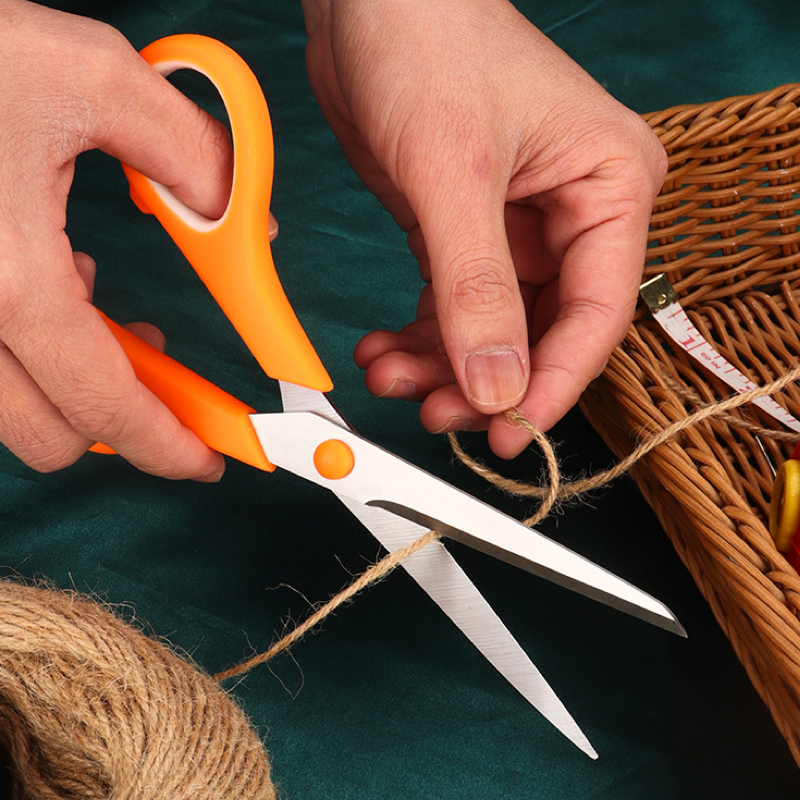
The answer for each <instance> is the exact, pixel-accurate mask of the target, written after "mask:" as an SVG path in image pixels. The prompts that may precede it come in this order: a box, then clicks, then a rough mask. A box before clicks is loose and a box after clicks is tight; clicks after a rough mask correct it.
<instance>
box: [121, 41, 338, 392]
mask: <svg viewBox="0 0 800 800" xmlns="http://www.w3.org/2000/svg"><path fill="white" fill-rule="evenodd" d="M141 55H142V56H143V57H144V58H145V60H146V61H148V62H149V63H150V64H151V65H152V66H153V67H154V68H155V69H156V70H158V71H159V72H160V73H161V74H162V75H169V74H170V73H171V72H174V71H175V70H177V69H184V68H185V69H192V70H195V71H197V72H200V73H201V74H203V75H205V76H206V77H207V78H208V79H209V80H210V81H211V82H212V83H213V84H214V85H215V87H216V88H217V90H218V91H219V93H220V95H221V97H222V100H223V102H224V103H225V107H226V110H227V112H228V118H229V120H230V124H231V131H232V134H233V149H234V174H233V188H232V191H231V198H230V201H229V203H228V207H227V209H226V211H225V213H224V215H223V216H222V217H221V219H219V220H209V219H206V218H205V217H203V216H201V215H200V214H197V213H196V212H194V211H193V210H191V209H190V208H188V207H187V206H185V205H184V204H183V203H181V202H180V201H179V200H178V199H177V198H176V197H175V196H174V195H173V194H172V192H171V191H170V190H169V189H168V188H167V187H165V186H161V185H159V184H157V183H155V182H153V181H150V180H149V179H148V178H146V177H145V176H144V175H142V174H140V173H139V172H137V171H135V170H133V169H131V168H130V167H127V166H125V167H124V168H125V173H126V175H127V178H128V182H129V183H130V187H131V197H132V198H133V199H134V201H135V202H136V204H137V206H138V207H139V208H140V209H141V210H142V211H145V212H147V213H152V214H154V215H155V216H156V218H157V219H158V220H159V222H160V223H161V224H162V225H163V227H164V228H165V229H166V231H167V232H168V233H169V235H170V236H171V237H172V239H173V240H174V241H175V243H176V244H177V245H178V247H179V248H180V249H181V251H182V252H183V254H184V255H185V256H186V258H187V259H188V261H189V263H190V264H191V265H192V266H193V267H194V269H195V271H196V272H197V274H198V275H199V276H200V278H201V279H202V281H203V282H204V283H205V285H206V286H207V287H208V289H209V291H210V292H211V294H212V295H213V296H214V298H215V299H216V301H217V303H219V305H220V307H221V308H222V310H223V311H224V312H225V315H226V316H227V317H228V319H230V321H231V322H232V323H233V325H234V327H235V328H236V330H237V331H238V333H239V335H240V336H241V337H242V339H243V340H244V342H245V344H246V345H247V346H248V348H249V349H250V351H251V352H252V353H253V355H254V356H255V357H256V359H257V361H258V363H259V364H260V365H261V368H262V369H263V370H264V371H265V372H266V373H267V375H269V376H270V377H272V378H276V379H279V380H285V381H290V382H292V383H297V384H300V385H302V386H307V387H308V388H311V389H316V390H318V391H323V392H327V391H330V389H331V388H332V383H331V379H330V377H329V376H328V373H327V371H326V370H325V367H324V366H323V365H322V362H321V361H320V359H319V356H318V355H317V353H316V351H315V350H314V348H313V346H312V345H311V342H310V341H309V340H308V337H307V336H306V333H305V331H304V330H303V328H302V326H301V325H300V323H299V321H298V320H297V317H296V316H295V313H294V311H293V309H292V307H291V305H290V303H289V301H288V299H287V298H286V295H285V293H284V291H283V287H282V286H281V283H280V279H279V278H278V275H277V272H276V271H275V265H274V263H273V260H272V251H271V248H270V242H269V205H270V197H271V193H272V176H273V144H272V125H271V122H270V117H269V110H268V108H267V103H266V100H265V99H264V94H263V92H262V91H261V87H260V86H259V83H258V80H257V79H256V77H255V75H253V73H252V71H251V70H250V68H249V67H248V66H247V64H246V63H245V62H244V61H243V60H242V58H241V57H240V56H239V55H237V54H236V53H235V52H234V51H233V50H231V49H230V48H229V47H227V46H226V45H224V44H222V42H219V41H217V40H216V39H210V38H208V37H205V36H197V35H194V34H182V35H178V36H169V37H167V38H164V39H159V40H158V41H156V42H153V43H152V44H151V45H148V46H147V47H146V48H145V49H144V50H142V52H141Z"/></svg>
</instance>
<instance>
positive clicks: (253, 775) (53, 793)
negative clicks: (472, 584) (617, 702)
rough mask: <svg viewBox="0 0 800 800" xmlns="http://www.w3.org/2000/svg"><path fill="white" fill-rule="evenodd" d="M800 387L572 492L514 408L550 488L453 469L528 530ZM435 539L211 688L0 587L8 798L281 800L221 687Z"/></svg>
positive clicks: (67, 607)
mask: <svg viewBox="0 0 800 800" xmlns="http://www.w3.org/2000/svg"><path fill="white" fill-rule="evenodd" d="M798 378H800V367H797V368H795V369H793V370H792V371H791V372H788V373H787V374H786V375H784V376H782V377H781V378H779V379H778V380H776V381H773V382H772V383H770V384H768V385H766V386H763V387H760V388H758V389H754V390H752V391H750V392H746V393H743V394H737V395H734V396H732V397H729V398H727V399H725V400H722V401H721V402H718V403H713V404H710V405H706V406H701V407H699V408H697V409H696V410H695V411H694V412H693V413H691V414H688V415H687V417H686V418H684V419H681V420H678V421H677V422H675V423H673V424H672V425H670V426H669V427H667V428H665V429H664V430H662V431H659V432H657V433H655V434H653V435H651V436H649V437H647V438H644V439H643V440H642V441H641V442H640V444H639V446H638V447H637V448H636V449H635V451H634V452H633V453H632V454H631V455H630V456H629V457H627V458H626V459H624V460H623V461H621V462H619V463H618V464H616V465H615V466H613V467H612V468H611V469H609V470H606V471H605V472H601V473H599V474H596V475H593V476H591V477H589V478H585V479H580V480H577V481H571V482H565V481H563V480H562V479H561V474H560V469H559V465H558V461H557V459H556V456H555V453H554V450H553V447H552V445H551V444H550V442H549V440H548V439H547V437H546V436H544V435H543V434H542V433H541V432H540V431H538V430H536V429H535V428H533V426H531V425H530V423H528V422H527V421H526V420H525V419H524V418H523V417H522V416H521V415H520V414H519V412H517V411H511V412H509V414H508V418H509V421H510V422H511V424H514V425H521V426H523V427H525V428H526V429H527V430H528V431H529V432H530V433H531V435H532V436H533V437H534V439H535V441H536V442H537V444H538V446H539V447H540V448H541V449H542V452H543V454H544V456H545V459H546V461H547V472H548V476H549V477H548V480H547V483H546V485H544V486H539V485H531V484H528V483H524V482H520V481H514V480H510V479H508V478H505V477H503V476H502V475H500V474H498V473H496V472H494V471H493V470H491V469H489V468H488V467H486V466H485V465H484V464H481V463H480V462H479V461H477V460H475V459H473V458H472V457H470V456H469V455H467V453H465V452H464V450H463V449H462V448H461V446H460V445H459V443H458V442H457V440H456V439H455V437H451V442H452V444H453V447H454V453H455V454H456V456H457V458H459V459H460V460H461V461H462V462H464V463H465V464H466V465H467V466H468V467H470V468H471V469H473V470H475V471H476V472H477V473H478V474H480V475H481V476H483V477H484V478H485V479H486V480H488V481H490V482H491V483H492V484H494V485H495V486H497V487H498V488H500V489H502V490H503V491H506V492H510V493H512V494H514V495H518V496H521V497H527V498H535V499H537V500H538V501H539V502H540V507H539V509H538V511H537V512H536V513H535V514H534V515H533V516H531V517H530V518H529V519H528V520H526V523H527V524H529V525H534V524H536V523H537V522H538V521H540V520H541V519H542V518H544V517H545V516H546V515H547V514H549V513H550V511H551V510H552V509H553V507H554V505H556V504H557V503H561V502H564V501H566V500H569V499H572V498H574V497H577V496H578V495H580V494H583V493H585V492H589V491H592V490H594V489H597V488H599V487H601V486H605V485H606V484H608V483H609V482H611V481H613V480H615V479H616V478H618V477H619V476H621V475H622V474H624V473H625V472H626V471H627V470H628V469H630V467H631V466H633V464H635V463H636V462H637V461H638V460H640V459H641V458H643V457H645V456H646V455H647V454H648V453H649V452H651V451H652V450H653V449H655V448H656V447H658V446H659V445H661V444H663V443H664V442H667V441H669V440H671V439H673V438H674V437H676V436H679V435H680V433H681V432H683V431H685V430H686V429H687V428H689V427H691V426H693V425H697V424H699V423H700V422H702V421H703V420H706V419H709V418H710V417H712V416H720V415H725V414H728V412H730V411H731V410H733V409H734V408H737V407H739V406H741V405H744V404H745V403H749V402H750V401H752V400H753V399H755V398H756V397H760V396H764V395H771V394H775V393H776V392H778V391H780V390H781V389H782V388H783V387H784V386H786V385H788V384H789V383H791V382H793V381H796V380H798ZM764 433H765V435H768V434H769V431H765V432H764ZM437 538H439V534H438V533H437V532H435V531H430V532H429V533H427V534H425V535H424V536H422V537H420V538H419V539H418V540H417V541H415V542H413V543H412V544H411V545H409V546H408V547H406V548H404V549H402V550H398V551H396V552H394V553H390V554H389V555H388V556H386V557H385V558H383V559H382V560H380V561H379V562H377V563H376V564H374V565H373V566H371V567H370V568H369V569H368V570H366V571H365V572H364V573H363V574H362V575H360V576H358V577H357V578H356V579H355V580H354V581H353V582H352V583H351V584H350V585H349V586H348V587H347V588H346V589H344V590H343V591H342V592H340V593H339V594H337V595H336V596H334V597H333V598H331V599H330V600H328V601H327V602H326V603H324V604H322V605H320V606H319V607H317V608H315V609H314V610H313V613H311V614H310V615H309V617H308V618H307V619H306V620H305V621H304V622H303V623H302V624H301V625H299V626H298V627H297V628H295V630H293V631H292V632H291V633H289V634H288V635H287V636H285V637H283V638H282V639H280V640H279V641H278V642H276V643H275V644H273V645H272V646H271V647H270V648H269V649H268V650H266V651H265V652H263V653H260V654H259V655H257V656H254V657H252V658H249V659H247V660H246V661H244V662H242V663H241V664H238V665H236V666H234V667H232V668H231V669H228V670H225V671H224V672H221V673H219V674H218V675H216V676H214V677H213V678H209V677H208V676H206V675H204V674H203V673H202V672H201V671H200V670H198V669H197V668H196V667H195V666H194V665H192V664H189V663H188V662H187V661H185V660H183V659H182V658H179V657H178V656H177V655H176V654H175V653H173V652H172V651H170V650H169V649H167V648H166V647H165V646H163V645H162V644H160V643H159V642H156V641H154V640H152V639H150V638H148V637H146V636H144V635H143V634H142V633H140V632H139V631H138V630H136V629H135V628H134V627H132V626H131V625H128V624H126V623H124V622H122V621H120V620H119V619H117V618H116V617H115V616H114V615H113V614H112V613H110V611H108V610H106V609H105V608H104V607H103V606H101V605H100V604H98V603H96V602H93V601H89V600H86V599H82V598H80V597H78V596H76V595H74V594H69V593H62V592H58V591H52V590H45V589H39V588H34V587H29V586H23V585H20V584H16V583H9V582H5V583H3V582H0V744H2V745H3V746H4V747H5V750H6V752H7V754H8V756H9V758H10V760H11V762H12V763H11V766H12V769H13V797H14V798H15V800H22V798H25V799H26V800H34V799H35V800H39V798H41V799H42V800H45V798H46V800H57V799H58V800H77V799H78V798H86V799H87V800H94V798H108V799H109V800H111V799H113V800H123V799H124V800H128V799H130V800H134V799H135V800H166V799H167V798H169V800H183V799H184V798H185V800H190V798H191V800H204V799H205V798H208V800H211V798H214V799H215V800H251V799H252V800H256V799H258V800H261V799H262V798H263V799H264V800H267V798H274V797H275V790H274V787H273V785H272V783H271V781H270V771H269V762H268V758H267V755H266V752H265V751H264V748H263V745H262V743H261V742H260V740H259V737H258V735H257V734H256V733H255V731H254V730H253V729H252V727H251V726H250V724H249V722H248V720H247V718H246V717H245V715H244V714H243V712H242V711H241V709H240V708H239V707H238V706H237V705H236V704H235V703H234V702H233V701H232V700H231V699H230V698H229V697H228V695H227V694H225V693H224V692H223V691H222V690H221V689H220V688H219V686H218V683H219V682H221V681H224V680H226V679H228V678H231V677H234V676H238V675H242V674H244V673H246V672H247V671H249V670H251V669H253V668H255V667H256V666H258V665H259V664H263V663H264V662H265V661H268V660H269V659H271V658H274V657H275V656H276V655H278V653H281V652H284V651H286V650H287V649H288V648H290V647H291V646H292V645H293V644H295V643H296V642H297V641H299V640H300V639H301V638H302V637H303V636H304V634H305V633H307V632H308V630H310V629H311V628H312V627H313V626H314V625H316V624H318V623H319V622H320V621H321V620H323V619H324V618H325V617H327V616H328V615H329V614H331V613H333V612H334V611H335V610H336V609H337V608H339V607H340V606H341V605H342V604H343V603H346V602H347V601H349V600H351V599H352V598H353V597H354V596H355V595H356V594H357V593H358V592H360V591H362V590H364V589H365V588H367V587H368V586H371V585H372V584H374V583H375V582H377V581H379V580H381V579H382V578H385V577H386V576H387V575H388V574H389V573H390V572H391V571H392V570H393V569H395V568H396V567H397V566H398V565H399V564H401V563H402V561H403V559H405V558H407V557H408V556H410V555H411V554H412V553H414V552H416V551H418V550H420V549H422V548H423V547H426V546H427V545H428V544H430V543H431V542H433V541H435V540H436V539H437Z"/></svg>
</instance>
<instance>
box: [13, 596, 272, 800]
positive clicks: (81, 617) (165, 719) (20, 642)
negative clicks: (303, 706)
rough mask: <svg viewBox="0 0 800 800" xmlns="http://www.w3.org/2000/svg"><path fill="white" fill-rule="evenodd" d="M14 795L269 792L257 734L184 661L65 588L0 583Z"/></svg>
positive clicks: (248, 799) (154, 798) (246, 798)
mask: <svg viewBox="0 0 800 800" xmlns="http://www.w3.org/2000/svg"><path fill="white" fill-rule="evenodd" d="M0 743H2V745H3V746H4V748H5V750H6V754H7V755H8V757H9V760H10V761H11V766H12V772H13V777H12V781H13V786H12V797H13V798H15V800H22V798H25V799H26V800H55V799H56V798H59V800H61V799H64V800H67V799H69V800H79V798H80V799H81V800H95V798H103V799H104V800H167V798H169V800H234V798H235V799H236V800H273V799H274V798H275V790H274V788H273V785H272V783H271V781H270V770H269V762H268V759H267V755H266V753H265V751H264V748H263V745H262V743H261V741H260V739H259V737H258V736H257V735H256V733H255V731H254V730H253V729H252V728H251V726H250V724H249V723H248V720H247V718H246V717H245V715H244V714H243V712H242V711H241V709H240V708H239V707H238V706H237V705H236V704H235V703H233V702H232V701H231V699H230V698H229V697H228V696H227V695H226V694H225V693H224V692H223V691H222V690H221V689H220V688H219V687H218V686H217V685H216V684H215V683H214V681H212V680H211V679H210V678H209V677H207V676H205V675H203V674H202V673H201V672H200V671H198V670H197V669H196V668H195V667H194V666H192V665H190V664H189V663H187V662H186V661H184V660H183V659H181V658H179V657H178V656H177V655H175V654H174V653H172V652H171V651H170V650H168V649H167V648H166V647H164V646H163V645H162V644H160V643H158V642H156V641H154V640H152V639H149V638H148V637H146V636H144V635H143V634H142V633H140V632H139V631H138V630H136V629H135V628H134V627H133V626H131V625H128V624H126V623H123V622H121V621H120V620H119V619H117V618H116V617H115V616H114V615H113V614H111V613H109V611H107V610H106V609H105V608H104V607H103V606H101V605H100V604H99V603H96V602H90V601H87V600H84V599H81V598H79V597H77V596H76V595H74V594H69V593H65V592H58V591H51V590H46V589H40V588H36V587H30V586H23V585H20V584H16V583H12V582H0Z"/></svg>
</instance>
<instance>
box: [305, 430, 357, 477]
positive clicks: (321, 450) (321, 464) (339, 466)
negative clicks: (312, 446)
mask: <svg viewBox="0 0 800 800" xmlns="http://www.w3.org/2000/svg"><path fill="white" fill-rule="evenodd" d="M355 465H356V457H355V456H354V455H353V451H352V450H351V449H350V448H349V447H348V446H347V445H346V444H345V443H344V442H343V441H341V439H328V440H326V441H324V442H322V444H320V445H319V446H318V447H317V449H316V450H315V451H314V466H315V467H316V469H317V472H319V474H320V475H322V477H323V478H327V479H328V480H329V481H338V480H341V479H342V478H346V477H347V476H348V475H349V474H350V473H351V472H352V471H353V467H354V466H355Z"/></svg>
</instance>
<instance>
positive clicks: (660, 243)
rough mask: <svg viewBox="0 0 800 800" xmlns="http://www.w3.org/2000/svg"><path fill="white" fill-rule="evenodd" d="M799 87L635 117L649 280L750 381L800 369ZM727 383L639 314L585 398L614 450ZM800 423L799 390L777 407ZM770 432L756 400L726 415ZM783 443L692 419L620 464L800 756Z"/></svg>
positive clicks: (797, 608)
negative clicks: (643, 143) (664, 286)
mask: <svg viewBox="0 0 800 800" xmlns="http://www.w3.org/2000/svg"><path fill="white" fill-rule="evenodd" d="M798 103H800V84H796V85H788V86H782V87H779V88H777V89H775V90H773V91H770V92H766V93H763V94H759V95H753V96H749V97H735V98H731V99H728V100H723V101H720V102H715V103H709V104H703V105H692V106H681V107H677V108H672V109H669V110H667V111H663V112H658V113H653V114H648V115H646V116H645V119H646V120H647V121H648V122H649V124H650V125H651V127H652V128H653V130H654V131H655V132H656V134H657V135H658V136H659V137H660V139H661V142H662V143H663V145H664V146H665V148H666V150H667V153H668V155H669V173H668V176H667V180H666V183H665V185H664V188H663V190H662V192H661V195H660V196H659V198H658V201H657V203H656V206H655V208H654V210H653V215H652V220H651V226H650V249H649V251H648V260H647V264H646V267H645V274H646V275H648V276H653V275H657V274H659V273H662V272H663V273H665V275H666V277H667V278H668V280H669V281H670V283H671V284H672V286H673V287H674V288H675V290H676V292H677V294H678V297H679V299H680V302H681V304H682V305H683V307H684V308H685V309H686V310H687V312H688V314H689V317H690V318H691V320H692V322H693V323H694V324H695V326H696V327H697V328H698V329H699V330H700V331H701V333H703V334H704V335H705V337H706V338H707V339H708V340H709V341H710V342H711V343H712V344H713V345H714V347H715V348H716V349H717V350H718V351H719V352H720V353H721V354H722V355H723V356H724V357H725V358H726V359H727V360H728V361H730V362H732V363H733V364H735V365H736V366H737V367H738V368H739V369H740V370H741V371H742V372H744V373H745V374H746V375H747V376H748V377H750V378H751V379H752V380H753V381H755V382H756V383H758V384H763V383H765V382H767V381H769V380H772V379H774V378H776V377H779V376H780V375H783V374H785V373H786V371H787V370H788V369H789V368H790V367H793V366H795V365H797V363H798V362H800V298H799V297H798V290H799V289H800V230H798V225H800V108H798ZM687 389H688V390H690V391H693V392H695V393H696V395H699V396H700V398H702V401H704V402H711V401H714V400H717V399H721V398H723V397H726V396H728V395H730V394H731V393H732V392H731V390H730V389H729V388H728V387H727V386H726V385H725V384H723V383H722V382H721V381H719V380H717V379H716V378H715V377H714V376H713V375H712V374H710V373H707V372H706V371H705V370H704V369H703V368H702V367H700V366H698V365H697V364H696V362H694V361H692V360H691V359H690V358H689V357H688V356H687V355H686V354H685V353H684V352H683V351H682V350H681V349H680V348H678V347H675V346H672V345H671V344H670V342H669V340H668V339H667V337H666V335H665V334H664V333H663V332H662V331H661V329H660V328H659V327H658V325H657V324H656V323H655V322H654V321H653V319H652V318H651V317H650V315H649V312H648V311H647V308H646V307H641V308H640V309H639V310H638V312H637V317H636V319H635V320H634V324H633V326H632V327H631V330H630V332H629V334H628V336H627V338H626V339H625V341H624V342H623V344H621V345H620V346H619V347H618V348H617V349H616V350H615V352H614V353H613V355H612V357H611V359H610V360H609V363H608V367H607V369H606V370H605V372H604V374H603V375H602V376H601V377H600V378H599V379H598V380H597V381H595V382H594V383H593V384H592V385H591V386H590V387H589V389H588V390H587V392H586V393H585V395H584V397H583V399H582V401H581V405H582V408H583V412H584V414H585V415H586V416H587V418H588V419H589V421H590V422H591V424H592V425H593V427H594V428H595V429H596V430H597V431H598V432H599V433H600V434H601V435H602V436H603V438H604V439H605V441H606V442H607V443H608V444H609V446H610V447H611V448H612V450H614V452H615V453H616V454H617V456H618V457H622V456H624V455H627V454H628V453H629V452H631V450H632V449H633V448H634V447H635V445H636V443H637V441H639V440H640V439H641V438H642V436H643V435H646V434H647V433H648V432H653V431H657V430H660V429H663V428H664V427H665V426H666V425H668V424H669V423H671V422H673V421H675V420H678V419H681V418H684V417H686V416H687V415H688V414H689V413H690V412H691V411H692V410H693V408H694V406H693V404H692V400H691V399H688V400H687V395H686V392H685V390H687ZM775 399H776V400H777V401H778V403H780V404H781V405H783V406H784V407H785V408H787V409H788V410H789V411H790V412H791V413H792V414H794V415H795V416H800V387H798V386H797V385H792V386H790V387H789V389H787V390H786V391H785V392H783V393H782V394H781V395H780V396H778V397H776V398H775ZM734 413H736V414H739V416H740V417H741V418H743V419H748V420H750V421H752V422H756V423H757V424H758V425H761V426H763V427H764V428H769V429H776V428H778V427H779V424H778V423H776V422H775V421H774V420H772V418H771V417H769V416H767V415H765V414H763V413H762V412H761V411H760V410H758V409H757V408H755V407H754V406H752V405H751V406H747V407H745V408H744V409H742V410H740V411H738V412H734ZM792 449H793V443H792V444H790V443H786V442H783V443H781V442H776V441H774V440H771V439H769V438H767V437H766V436H764V435H761V434H754V433H752V432H749V431H748V430H745V429H743V428H741V427H739V426H737V425H734V424H731V423H730V422H726V421H722V420H719V419H713V420H709V421H706V422H703V423H701V424H699V425H697V426H695V427H693V428H691V429H690V430H688V431H687V432H686V433H684V434H682V435H681V436H680V437H678V438H676V439H674V440H672V441H670V442H668V443H667V444H665V445H662V446H661V447H659V448H657V449H656V450H655V451H653V452H652V453H651V454H650V455H648V456H647V457H645V459H643V460H642V461H640V462H639V464H638V465H637V466H636V467H635V468H634V469H632V470H631V474H632V475H633V477H634V479H635V480H636V482H637V484H638V485H639V487H640V489H641V491H642V493H643V494H644V496H645V498H646V500H647V501H648V503H649V504H650V506H651V507H652V508H653V510H654V511H655V513H656V514H657V516H658V518H659V519H660V521H661V523H662V525H663V527H664V528H665V530H666V531H667V533H668V535H669V536H670V538H671V540H672V542H673V544H674V546H675V548H676V550H677V552H678V554H679V555H680V557H681V559H682V560H683V562H684V563H685V564H686V566H687V567H688V569H689V570H690V572H691V574H692V576H693V578H694V580H695V581H696V583H697V585H698V587H699V588H700V590H701V592H702V593H703V595H704V597H705V598H706V600H707V601H708V603H709V604H710V606H711V608H712V610H713V612H714V614H715V616H716V619H717V621H718V622H719V624H720V626H721V627H722V628H723V630H724V631H725V633H726V635H727V637H728V639H729V640H730V642H731V644H732V646H733V648H734V650H735V651H736V653H737V656H738V657H739V659H740V661H741V662H742V664H743V665H744V667H745V669H746V670H747V672H748V674H749V676H750V679H751V681H752V683H753V685H754V686H755V688H756V689H757V691H758V692H759V694H760V695H761V697H762V698H763V699H764V701H765V702H766V704H767V705H768V707H769V709H770V711H771V712H772V715H773V718H774V720H775V722H776V724H777V725H778V727H779V729H780V731H781V733H782V734H783V736H784V737H785V738H786V740H787V742H788V744H789V747H790V749H791V752H792V754H793V756H794V758H795V760H796V761H797V762H798V763H800V577H798V574H797V572H796V571H795V570H794V569H793V568H792V567H791V566H790V565H789V564H788V563H787V561H786V560H785V559H784V557H783V556H782V555H781V554H780V553H778V552H777V550H776V549H775V547H774V545H773V543H772V539H771V537H770V534H769V531H768V529H767V520H768V515H769V499H770V492H771V489H772V481H773V476H772V472H771V469H770V460H771V461H772V462H773V464H779V463H780V462H781V461H782V460H783V459H785V458H786V457H787V455H788V454H790V453H791V450H792Z"/></svg>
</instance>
